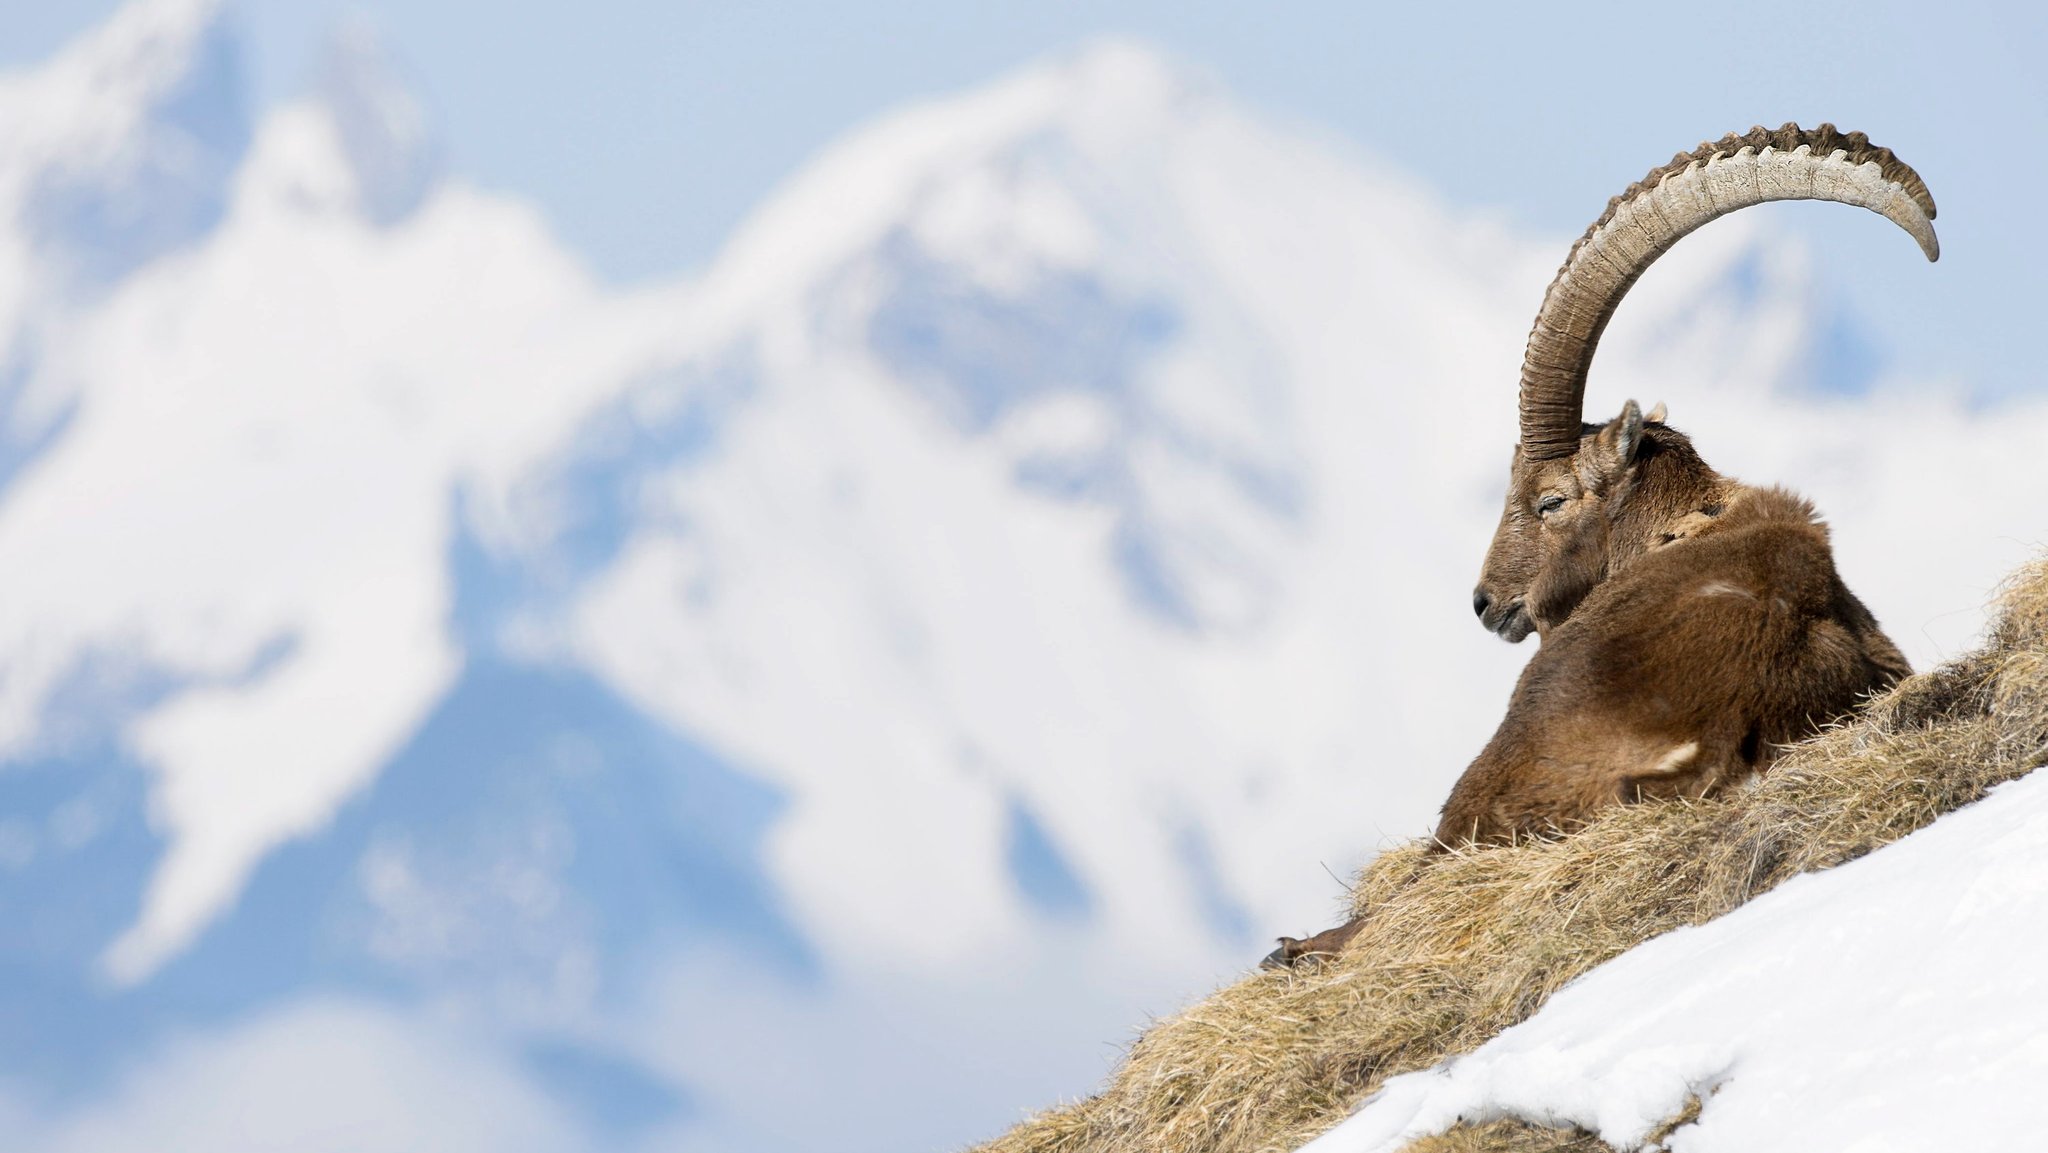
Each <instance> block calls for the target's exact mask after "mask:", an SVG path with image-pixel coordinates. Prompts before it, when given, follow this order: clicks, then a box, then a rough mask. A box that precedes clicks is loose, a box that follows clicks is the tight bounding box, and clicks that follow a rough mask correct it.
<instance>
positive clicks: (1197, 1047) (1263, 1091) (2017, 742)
mask: <svg viewBox="0 0 2048 1153" xmlns="http://www.w3.org/2000/svg"><path fill="white" fill-rule="evenodd" d="M2001 606H2002V608H2001V613H2000V615H1999V618H1998V621H1997V623H1996V625H1995V626H1994V629H1993V633H1992V637H1991V639H1990V641H1989V642H1988V643H1987V644H1986V645H1985V646H1984V647H1983V648H1982V649H1981V650H1979V651H1978V652H1976V653H1973V654H1971V655H1970V656H1967V657H1964V658H1962V659H1961V660H1958V661H1955V662H1953V663H1951V664H1949V665H1945V666H1943V667H1942V668H1940V669H1937V670H1936V671H1934V672H1932V673H1926V674H1922V675H1919V676H1915V677H1913V678H1911V679H1909V680H1907V681H1905V682H1903V683H1901V684H1900V685H1899V686H1898V687H1897V688H1895V689H1894V690H1893V691H1892V692H1890V693H1888V694H1886V695H1884V696H1882V697H1879V698H1877V699H1876V700H1874V701H1872V702H1871V704H1870V705H1869V707H1868V708H1866V709H1865V710H1864V711H1863V712H1861V713H1860V714H1858V715H1857V716H1856V717H1855V718H1853V719H1851V720H1850V721H1849V722H1847V723H1845V724H1843V725H1842V726H1840V727H1839V728H1836V729H1834V730H1831V731H1829V732H1827V733H1824V734H1822V735H1821V736H1819V737H1816V738H1814V739H1813V740H1811V741H1808V742H1806V743H1805V744H1803V745H1801V746H1799V747H1798V748H1797V749H1795V750H1793V751H1792V752H1791V753H1790V754H1789V755H1787V756H1786V757H1785V758H1784V759H1783V760H1781V761H1779V762H1778V765H1777V767H1776V768H1775V769H1773V770H1772V772H1771V773H1770V774H1768V775H1767V776H1765V777H1763V778H1761V779H1759V780H1757V781H1756V782H1754V783H1753V784H1752V785H1750V786H1748V787H1744V788H1741V789H1738V790H1735V791H1733V792H1731V793H1729V794H1727V795H1724V796H1721V797H1717V798H1713V799H1710V800H1706V801H1700V802H1664V803H1657V804H1645V805H1631V806H1626V807H1623V808H1619V809H1616V810H1614V811H1613V812H1612V813H1611V814H1609V815H1608V816H1606V817H1603V818H1602V819H1601V820H1599V821H1596V822H1594V823H1593V824H1591V825H1589V826H1587V827H1586V828H1585V829H1583V830H1582V831H1580V832H1578V833H1576V834H1574V835H1572V836H1569V837H1564V838H1560V839H1557V840H1552V841H1542V842H1536V843H1532V844H1525V845H1520V846H1516V847H1513V848H1500V849H1485V850H1477V851H1472V852H1468V853H1463V854H1458V855H1454V856H1451V857H1448V858H1440V859H1439V860H1438V861H1437V863H1434V864H1432V865H1429V866H1428V867H1427V868H1424V867H1423V863H1424V860H1425V858H1424V855H1423V852H1422V848H1421V846H1420V844H1414V845H1409V846H1406V847H1403V848H1400V849H1396V850H1393V851H1391V852H1388V853H1386V854H1384V855H1382V856H1381V857H1380V858H1379V859H1378V860H1376V861H1374V862H1373V864H1372V865H1371V866H1370V867H1369V868H1368V869H1367V870H1366V872H1365V874H1364V875H1363V876H1362V877H1361V878H1360V879H1359V882H1358V886H1357V889H1356V891H1355V892H1354V895H1353V899H1354V904H1355V907H1356V908H1357V909H1358V910H1359V911H1361V912H1368V913H1370V914H1371V917H1370V922H1369V924H1368V926H1367V927H1366V929H1365V930H1364V931H1363V932H1362V933H1361V934H1360V935H1359V936H1358V938H1357V939H1356V940H1355V941H1354V943H1353V946H1352V948H1351V949H1350V950H1349V951H1348V952H1347V953H1346V954H1345V955H1344V956H1343V957H1341V958H1339V959H1337V960H1336V961H1334V962H1331V963H1329V964H1325V965H1323V966H1321V967H1319V968H1315V969H1311V970H1306V971H1302V972H1298V973H1263V972H1262V973H1257V974H1254V975H1253V976H1250V977H1248V978H1246V979H1245V980H1243V981H1240V982H1239V983H1237V984H1235V985H1231V986H1229V987H1227V988H1224V989H1222V990H1219V991H1218V992H1216V993H1215V994H1214V995H1212V996H1210V997H1209V998H1208V999H1206V1000H1204V1001H1202V1002H1201V1003H1199V1004H1197V1005H1195V1006H1193V1007H1192V1008H1190V1009H1188V1010H1187V1011H1186V1012H1183V1013H1181V1014H1179V1015H1177V1016H1174V1017H1170V1018H1167V1019H1165V1020H1162V1021H1160V1022H1159V1023H1157V1024H1156V1025H1154V1026H1153V1027H1152V1028H1151V1029H1150V1030H1148V1031H1147V1032H1146V1033H1145V1034H1144V1035H1143V1036H1142V1037H1140V1038H1139V1039H1138V1041H1137V1043H1136V1044H1135V1045H1133V1046H1132V1048H1131V1051H1130V1054H1129V1055H1128V1056H1127V1057H1126V1059H1125V1061H1124V1063H1123V1064H1122V1066H1121V1067H1119V1068H1118V1069H1117V1070H1116V1072H1115V1073H1114V1074H1113V1075H1112V1076H1111V1078H1110V1081H1109V1083H1108V1085H1107V1086H1106V1087H1105V1088H1104V1089H1103V1090H1102V1091H1101V1092H1100V1093H1098V1094H1097V1095H1095V1096H1093V1097H1090V1098H1088V1099H1087V1100H1084V1101H1081V1102H1079V1103H1076V1104H1073V1105H1070V1106H1066V1107H1063V1108H1058V1109H1054V1110H1051V1111H1049V1112H1046V1113H1044V1114H1041V1115H1039V1116H1037V1117H1034V1118H1032V1119H1031V1120H1029V1121H1026V1122H1025V1123H1023V1124H1021V1125H1019V1126H1017V1127H1016V1128H1015V1129H1013V1130H1011V1131H1010V1132H1009V1133H1007V1134H1005V1135H1003V1136H1002V1137H1000V1138H998V1139H996V1140H995V1141H993V1142H990V1143H989V1144H987V1145H984V1146H982V1147H981V1149H982V1150H984V1151H986V1153H1055V1151H1057V1153H1079V1151H1082V1150H1089V1151H1103V1153H1108V1151H1112V1150H1115V1151H1122V1150H1130V1151H1133V1153H1136V1151H1140V1150H1142V1151H1145V1153H1156V1151H1161V1150H1171V1151H1174V1153H1182V1151H1186V1153H1198V1151H1207V1150H1216V1151H1226V1150H1227V1151H1239V1150H1286V1149H1292V1148H1294V1147H1296V1146H1298V1145H1300V1144H1301V1143H1302V1142H1304V1141H1306V1140H1307V1139H1309V1138H1310V1137H1313V1136H1315V1135H1316V1134H1318V1133H1320V1132H1322V1131H1323V1130H1325V1129H1327V1128H1329V1127H1330V1126H1331V1125H1334V1124H1335V1123H1336V1122H1338V1121H1339V1120H1341V1119H1342V1118H1343V1117H1344V1115H1345V1111H1346V1110H1347V1109H1348V1108H1349V1107H1350V1105H1351V1104H1352V1103H1354V1102H1356V1101H1357V1100H1359V1099H1360V1098H1362V1097H1364V1096H1365V1095H1366V1094H1368V1093H1371V1092H1372V1091H1373V1090H1374V1089H1376V1088H1377V1087H1378V1086H1379V1085H1380V1083H1381V1082H1382V1081H1384V1080H1385V1079H1386V1078H1387V1077H1389V1076H1391V1075H1393V1074H1396V1073H1402V1072H1407V1071H1409V1070H1414V1069H1421V1068H1425V1067H1427V1066H1430V1065H1433V1064H1435V1063H1437V1062H1438V1061H1440V1060H1442V1059H1443V1058H1444V1057H1447V1056H1450V1055H1452V1054H1456V1053H1464V1052H1469V1051H1470V1050H1472V1049H1474V1048H1476V1047H1477V1046H1478V1045H1479V1044H1480V1043H1482V1042H1483V1041H1485V1040H1486V1039H1487V1038H1489V1037H1492V1036H1493V1035H1494V1034H1496V1033H1498V1032H1500V1031H1501V1030H1502V1029H1504V1028H1506V1027H1508V1026H1509V1025H1512V1024H1514V1023H1516V1022H1518V1021H1521V1020H1523V1019H1524V1018H1526V1017H1528V1016H1529V1015H1530V1014H1531V1013H1534V1012H1535V1011H1536V1009H1537V1008H1538V1007H1540V1006H1541V1005H1542V1004H1543V1002H1544V1001H1545V1000H1547V999H1548V998H1549V997H1550V995H1551V994H1552V993H1554V992H1556V991H1557V990H1558V989H1559V988H1560V987H1562V986H1563V985H1564V984H1565V983H1566V982H1567V981H1570V980H1571V979H1572V978H1574V977H1576V976H1578V975H1579V974H1581V973H1583V972H1585V971H1586V970H1588V969H1590V968H1592V967H1593V966H1595V965H1598V964H1600V963H1601V962H1603V961H1606V960H1608V959H1609V958H1612V957H1614V956H1615V955H1617V954H1619V953H1621V952H1623V951H1624V950H1626V949H1628V948H1630V947H1632V946H1634V945H1636V944H1638V943H1640V942H1642V941H1644V940H1647V939H1648V938H1650V937H1654V936H1656V935H1658V934H1660V933H1663V932H1666V931H1668V930H1670V929H1674V928H1677V927H1679V926H1681V925H1689V924H1697V923H1699V922H1702V921H1707V920H1710V919H1712V918H1714V917H1718V916H1720V915H1721V914H1723V913H1726V912H1728V911H1729V910H1731V909H1734V908H1735V907H1737V906H1738V905H1741V904H1742V903H1744V902H1745V901H1748V900H1750V899H1751V898H1753V897H1755V896H1757V895H1758V894H1760V893H1763V892H1765V891H1767V890H1769V889H1771V888H1773V887H1774V886H1776V885H1778V884H1779V883H1781V882H1783V881H1785V880H1786V879H1788V878H1790V877H1793V876H1796V875H1798V874H1800V873H1804V872H1808V871H1811V870H1814V869H1825V868H1828V867H1830V866H1833V865H1838V864H1841V863H1843V862H1845V861H1849V860H1853V859H1855V858H1856V857H1860V856H1862V855H1863V854H1865V853H1867V852H1869V851H1870V850H1872V849H1875V848H1877V847H1879V846H1881V845H1885V844H1888V843H1890V842H1892V841H1894V840H1897V839H1898V838H1900V837H1903V836H1905V835H1906V834H1908V833H1910V832H1912V831H1913V830H1915V829H1918V828H1921V827H1923V826H1925V825H1926V824H1928V823H1929V822H1931V821H1933V820H1934V819H1935V818H1936V817H1939V816H1940V815H1941V814H1943V813H1946V812H1948V811H1950V810H1952V809H1955V808H1957V807H1959V806H1962V805H1966V804H1968V803H1970V802H1971V801H1974V800H1976V799H1978V798H1979V797H1981V796H1983V795H1984V793H1985V791H1986V790H1987V789H1989V788H1990V787H1991V786H1993V785H1995V784H1998V783H1999V782H2001V781H2007V780H2011V779H2013V778H2015V777H2018V776H2021V775H2023V774H2025V773H2026V772H2028V771H2029V770H2031V769H2033V768H2035V767H2036V766H2038V765H2040V764H2042V763H2043V762H2044V761H2048V561H2041V562H2036V563H2035V564H2034V565H2032V566H2030V567H2028V568H2027V569H2025V570H2023V571H2021V572H2020V573H2019V574H2017V575H2016V576H2015V577H2014V578H2013V579H2012V580H2011V582H2009V584H2008V587H2007V590H2006V592H2005V594H2004V596H2003V597H2002V598H2001ZM1411 1148H1413V1149H1417V1150H1424V1149H1426V1150H1430V1151H1432V1153H1476V1151H1479V1150H1535V1149H1559V1150H1564V1149H1573V1150H1576V1149H1600V1148H1602V1146H1601V1145H1600V1144H1599V1143H1598V1142H1597V1141H1593V1140H1591V1139H1589V1138H1585V1137H1584V1136H1583V1135H1578V1134H1572V1133H1561V1132H1557V1131H1554V1130H1543V1129H1537V1128H1534V1127H1530V1126H1524V1125H1518V1124H1514V1123H1495V1124H1492V1125H1487V1126H1483V1127H1476V1128H1461V1129H1460V1130H1457V1131H1454V1132H1453V1133H1451V1134H1447V1135H1445V1136H1444V1137H1441V1138H1435V1139H1432V1140H1430V1141H1424V1142H1421V1143H1418V1144H1417V1145H1415V1146H1412V1147H1411Z"/></svg>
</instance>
